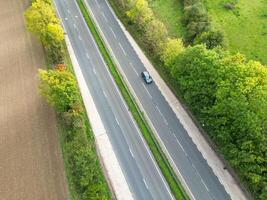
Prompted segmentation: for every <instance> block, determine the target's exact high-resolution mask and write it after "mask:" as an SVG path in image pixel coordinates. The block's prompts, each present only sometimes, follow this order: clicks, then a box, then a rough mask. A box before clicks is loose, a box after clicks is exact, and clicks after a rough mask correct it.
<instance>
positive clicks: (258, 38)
mask: <svg viewBox="0 0 267 200" xmlns="http://www.w3.org/2000/svg"><path fill="white" fill-rule="evenodd" d="M227 2H229V1H226V0H205V1H204V3H205V6H206V8H207V10H208V14H209V16H210V18H211V19H212V24H213V25H214V26H215V27H216V28H218V29H220V30H221V31H223V32H224V35H225V39H226V40H227V41H228V48H229V50H230V51H231V52H232V53H236V52H240V53H242V54H245V55H246V56H247V57H248V58H249V59H253V60H258V61H261V62H262V63H264V64H267V54H266V46H267V17H266V16H267V3H266V1H263V0H253V1H251V0H238V1H235V2H236V4H235V7H234V8H233V9H232V10H228V9H226V8H225V7H224V5H225V3H227Z"/></svg>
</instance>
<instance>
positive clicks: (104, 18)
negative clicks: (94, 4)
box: [101, 13, 108, 22]
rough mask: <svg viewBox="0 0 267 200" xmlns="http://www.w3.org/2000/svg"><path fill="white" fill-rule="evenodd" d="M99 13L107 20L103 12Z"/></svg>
mask: <svg viewBox="0 0 267 200" xmlns="http://www.w3.org/2000/svg"><path fill="white" fill-rule="evenodd" d="M101 14H102V16H103V17H104V19H105V21H106V22H108V20H107V18H106V16H105V15H104V13H101Z"/></svg>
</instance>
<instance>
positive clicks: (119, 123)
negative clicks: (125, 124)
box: [115, 117, 120, 125]
mask: <svg viewBox="0 0 267 200" xmlns="http://www.w3.org/2000/svg"><path fill="white" fill-rule="evenodd" d="M115 120H116V122H117V124H118V125H120V123H119V121H118V119H117V117H115Z"/></svg>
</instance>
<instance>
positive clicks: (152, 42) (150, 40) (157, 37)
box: [145, 19, 168, 53]
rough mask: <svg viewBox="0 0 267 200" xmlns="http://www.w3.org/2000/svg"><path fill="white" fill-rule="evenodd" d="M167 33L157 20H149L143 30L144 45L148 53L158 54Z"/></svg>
mask: <svg viewBox="0 0 267 200" xmlns="http://www.w3.org/2000/svg"><path fill="white" fill-rule="evenodd" d="M167 37H168V32H167V29H166V27H165V25H164V24H163V23H162V22H160V21H159V20H155V19H154V20H151V21H150V22H149V23H148V24H147V26H146V29H145V43H146V44H147V47H148V48H149V49H150V51H152V52H154V53H160V49H161V47H162V45H163V44H164V43H165V42H166V40H167Z"/></svg>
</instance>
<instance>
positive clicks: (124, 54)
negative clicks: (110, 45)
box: [119, 42, 126, 56]
mask: <svg viewBox="0 0 267 200" xmlns="http://www.w3.org/2000/svg"><path fill="white" fill-rule="evenodd" d="M119 46H120V48H121V50H122V52H123V54H124V55H125V56H126V52H125V51H124V49H123V47H122V46H121V43H120V42H119Z"/></svg>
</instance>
